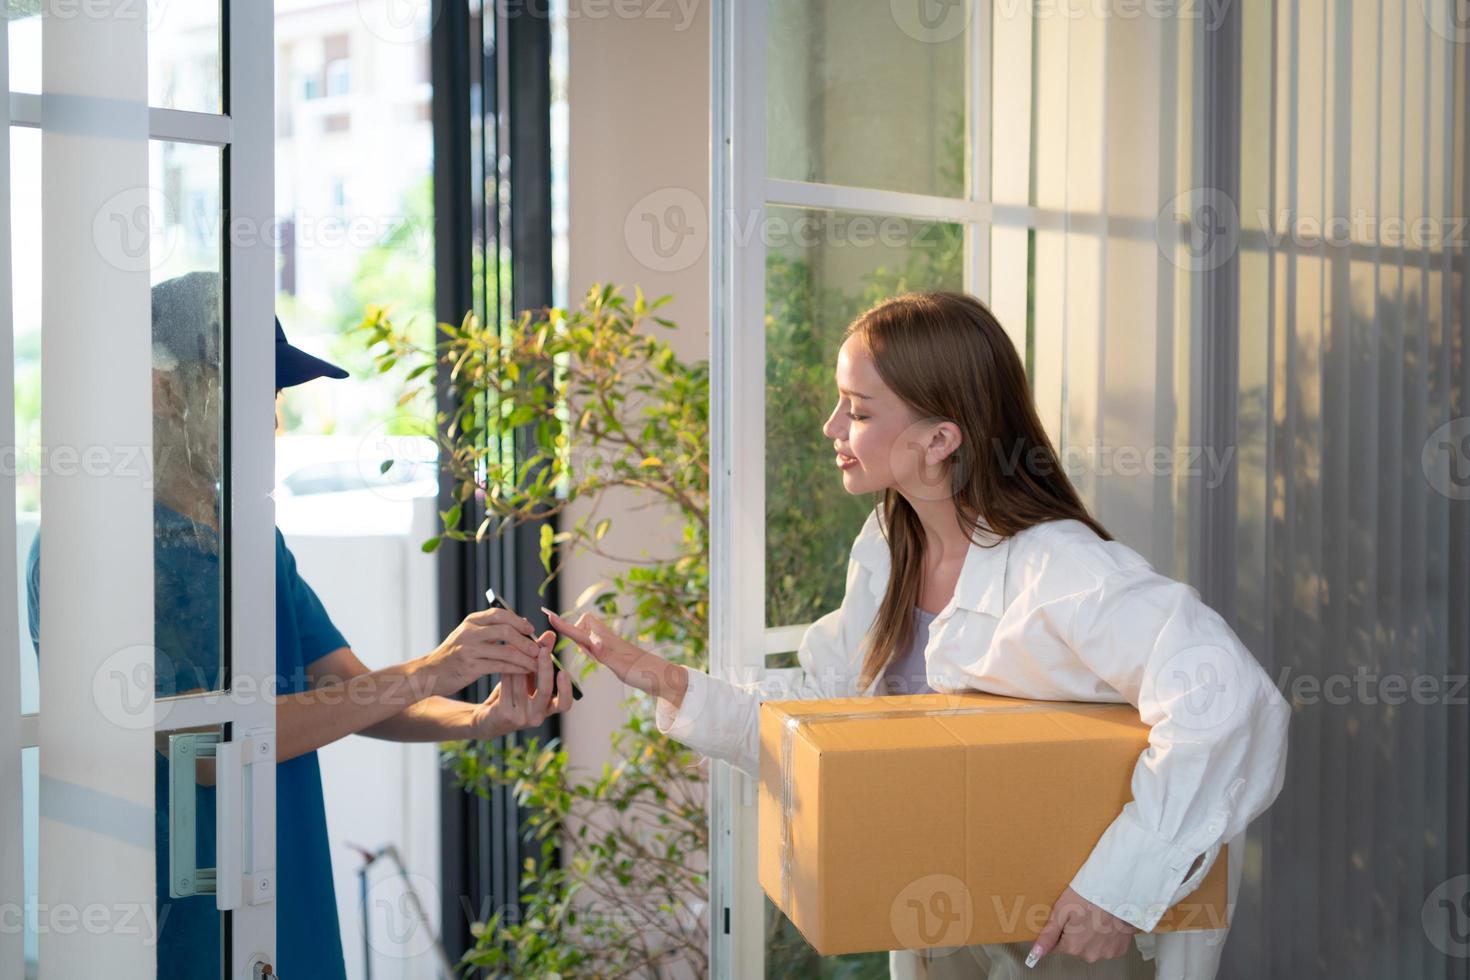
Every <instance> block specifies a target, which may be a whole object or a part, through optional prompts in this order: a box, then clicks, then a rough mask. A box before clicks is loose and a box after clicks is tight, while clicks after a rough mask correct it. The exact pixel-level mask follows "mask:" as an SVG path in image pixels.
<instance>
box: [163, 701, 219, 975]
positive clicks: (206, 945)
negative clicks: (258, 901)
mask: <svg viewBox="0 0 1470 980" xmlns="http://www.w3.org/2000/svg"><path fill="white" fill-rule="evenodd" d="M172 736H180V737H172ZM188 736H196V737H193V738H190V737H188ZM222 738H224V727H223V726H221V725H215V726H212V727H206V728H196V729H187V730H179V731H173V732H159V733H158V736H157V739H156V742H155V745H156V750H155V752H154V776H153V778H154V783H153V805H154V815H153V821H154V824H153V825H154V846H155V848H156V853H155V856H154V864H155V867H156V869H157V889H158V890H157V895H158V916H157V918H156V919H155V920H154V921H155V922H156V923H157V928H158V937H157V939H158V977H159V980H163V978H165V977H189V978H191V980H193V978H196V977H197V978H198V980H213V978H215V977H221V976H223V975H224V965H223V964H224V953H223V946H222V945H221V942H222V939H221V937H222V935H223V930H222V929H221V922H222V919H223V913H221V912H220V911H219V909H218V908H217V907H216V905H215V896H214V886H213V884H212V882H213V880H214V876H213V871H214V869H215V790H214V786H215V772H214V758H213V756H212V752H213V749H214V743H217V742H218V741H219V740H220V739H222ZM174 753H178V754H179V756H180V765H181V768H180V776H181V781H182V782H184V783H188V784H189V791H190V794H191V795H192V799H189V798H187V797H184V796H182V795H181V796H180V797H178V798H174V796H173V794H172V785H171V780H170V771H169V762H170V757H171V756H172V755H173V754H174ZM171 803H172V804H173V805H174V811H173V812H171V811H170V804H171ZM175 835H178V836H177V838H176V837H175ZM191 838H192V840H191ZM176 839H177V841H178V843H180V844H182V845H184V846H183V847H182V848H178V849H175V848H172V847H171V845H172V844H173V843H174V842H175V840H176ZM175 850H180V851H181V853H179V855H178V857H179V859H180V861H179V866H178V867H177V868H175V867H174V864H173V858H174V856H175V855H174V853H173V852H174V851H175ZM191 850H192V852H193V861H192V863H190V862H189V861H188V858H189V852H190V851H191ZM200 870H204V871H206V872H207V873H206V874H205V875H203V876H201V875H199V874H198V873H197V872H198V871H200Z"/></svg>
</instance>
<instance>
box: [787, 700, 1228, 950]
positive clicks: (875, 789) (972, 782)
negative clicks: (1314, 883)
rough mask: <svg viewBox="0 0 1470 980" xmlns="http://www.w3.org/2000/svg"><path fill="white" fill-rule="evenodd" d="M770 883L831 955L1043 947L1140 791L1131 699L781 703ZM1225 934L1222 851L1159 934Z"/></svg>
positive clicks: (1140, 730)
mask: <svg viewBox="0 0 1470 980" xmlns="http://www.w3.org/2000/svg"><path fill="white" fill-rule="evenodd" d="M760 737H761V760H760V767H761V768H760V772H761V779H760V882H761V887H762V888H764V889H765V892H766V894H767V895H769V896H770V897H771V900H772V901H773V902H775V903H776V905H777V906H778V907H779V908H780V909H781V911H782V912H784V913H786V915H787V916H788V917H789V918H790V919H791V921H792V922H793V923H794V924H795V925H796V927H797V929H799V930H800V931H801V934H802V935H803V936H805V937H806V940H807V942H809V943H810V944H811V945H812V947H813V948H814V949H816V950H817V952H819V953H821V954H823V955H834V954H838V953H858V952H869V951H875V950H888V949H924V948H933V947H952V946H966V945H972V944H977V943H1000V942H1017V941H1022V940H1030V939H1034V938H1036V936H1037V935H1038V934H1039V933H1040V931H1041V928H1042V927H1043V926H1044V925H1045V924H1046V920H1047V918H1048V916H1049V915H1050V912H1051V903H1052V902H1054V901H1056V899H1057V898H1059V897H1060V896H1061V894H1062V892H1063V891H1065V890H1066V888H1067V886H1068V885H1069V884H1070V883H1071V881H1072V878H1073V876H1074V875H1075V874H1076V873H1077V870H1078V869H1079V868H1081V867H1082V864H1083V862H1084V861H1086V859H1087V856H1088V855H1089V854H1090V853H1091V852H1092V848H1093V845H1095V844H1096V843H1097V840H1098V838H1099V837H1101V836H1102V833H1103V831H1104V830H1106V829H1107V827H1108V825H1109V824H1110V823H1112V821H1113V819H1114V818H1115V817H1116V816H1117V815H1118V813H1119V811H1121V810H1122V808H1123V805H1124V804H1125V803H1127V802H1128V801H1129V800H1130V799H1131V798H1132V796H1131V793H1130V791H1129V785H1130V781H1131V777H1132V774H1133V769H1134V766H1135V765H1136V763H1137V762H1138V757H1139V755H1140V753H1142V752H1143V750H1144V749H1145V748H1146V747H1147V745H1148V728H1147V726H1145V725H1144V724H1143V723H1142V722H1141V721H1139V718H1138V713H1137V711H1136V710H1135V709H1134V708H1133V707H1131V706H1130V705H1126V704H1122V705H1100V704H1077V703H1072V702H1057V701H1022V700H1017V699H1013V698H1002V697H995V696H991V695H985V694H962V695H947V694H926V695H915V696H910V697H886V698H857V699H840V700H830V701H768V702H766V703H764V704H763V705H762V706H761V715H760ZM1225 924H1226V863H1225V852H1224V849H1222V850H1221V852H1220V856H1219V857H1218V858H1217V859H1216V861H1215V864H1214V866H1213V867H1212V868H1211V870H1210V873H1209V874H1208V875H1207V876H1206V877H1205V880H1204V882H1202V883H1201V885H1200V887H1199V888H1198V889H1197V890H1196V891H1195V892H1194V894H1193V895H1191V896H1189V897H1188V898H1186V899H1185V900H1184V901H1182V902H1181V903H1179V905H1177V906H1175V907H1174V908H1173V909H1171V910H1170V911H1169V912H1168V913H1166V914H1165V917H1164V919H1163V920H1162V921H1161V922H1160V924H1159V926H1158V927H1157V928H1156V929H1155V930H1154V931H1155V932H1166V931H1171V930H1176V929H1190V928H1193V929H1216V928H1223V927H1224V926H1225Z"/></svg>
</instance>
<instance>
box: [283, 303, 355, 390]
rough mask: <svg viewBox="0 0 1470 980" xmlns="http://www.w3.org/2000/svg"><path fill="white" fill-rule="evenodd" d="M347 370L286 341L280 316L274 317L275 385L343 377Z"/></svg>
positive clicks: (287, 385)
mask: <svg viewBox="0 0 1470 980" xmlns="http://www.w3.org/2000/svg"><path fill="white" fill-rule="evenodd" d="M345 377H347V372H346V371H344V370H342V369H341V368H339V367H338V366H337V365H335V364H333V363H331V362H330V361H324V360H322V359H321V358H320V357H314V356H312V355H311V354H308V353H307V352H306V351H304V350H302V349H301V348H300V347H292V346H291V345H290V344H288V343H286V331H285V330H284V329H282V328H281V318H280V317H277V318H276V387H277V388H289V387H291V386H292V385H299V384H301V383H303V382H306V381H310V380H311V379H312V378H345Z"/></svg>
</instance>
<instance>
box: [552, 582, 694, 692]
mask: <svg viewBox="0 0 1470 980" xmlns="http://www.w3.org/2000/svg"><path fill="white" fill-rule="evenodd" d="M541 611H542V612H544V613H546V615H547V617H548V618H549V619H550V620H551V626H552V628H553V629H555V630H556V631H557V632H558V633H560V634H561V635H563V636H565V637H567V638H569V639H570V640H571V641H572V642H574V643H576V644H577V645H578V646H580V647H581V648H582V649H583V650H586V651H587V654H588V656H590V657H591V658H592V659H593V660H596V661H597V662H598V663H600V664H602V665H603V666H604V667H606V668H607V669H608V670H610V671H612V672H613V674H615V675H616V676H617V678H618V680H620V681H622V682H623V683H624V684H628V685H630V686H632V687H636V688H638V690H640V691H644V692H646V693H648V694H652V695H653V696H654V697H656V698H663V699H664V700H665V701H668V702H669V703H670V704H672V705H673V706H674V707H675V708H677V707H679V706H680V705H681V704H683V703H684V692H685V691H686V690H688V689H689V675H688V674H687V673H686V672H685V670H684V668H683V667H680V666H679V665H678V664H671V663H669V662H668V661H667V660H665V659H664V658H663V657H660V656H658V655H657V654H654V653H649V652H648V651H647V650H644V649H643V648H641V647H638V646H635V645H633V644H632V643H629V642H628V641H627V640H625V639H623V638H622V637H621V636H619V635H618V634H617V633H616V632H614V631H613V629H612V627H610V626H608V625H607V624H606V623H604V622H603V621H602V620H600V619H598V618H597V617H596V616H594V615H592V614H591V613H583V614H582V615H581V616H580V617H578V619H577V622H576V624H575V625H573V624H572V623H569V622H567V621H566V620H564V619H562V618H561V617H560V616H558V615H557V614H556V613H554V612H552V611H551V610H550V609H547V608H546V607H545V606H542V607H541Z"/></svg>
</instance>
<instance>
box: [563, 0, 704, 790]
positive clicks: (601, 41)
mask: <svg viewBox="0 0 1470 980" xmlns="http://www.w3.org/2000/svg"><path fill="white" fill-rule="evenodd" d="M619 8H622V9H623V10H624V12H625V13H627V12H635V11H646V12H647V13H646V14H644V15H642V16H621V15H619V13H618V10H619ZM709 40H710V39H709V7H708V4H707V3H705V2H703V0H678V2H670V3H667V4H653V3H632V4H609V3H607V2H606V0H590V2H588V3H586V4H584V3H583V2H582V0H571V3H570V5H569V11H568V19H567V44H568V62H569V68H568V74H569V78H568V95H567V99H568V102H569V107H570V122H569V129H570V132H569V160H568V168H569V183H570V188H569V199H568V205H569V210H570V214H569V217H568V226H569V238H570V243H569V255H568V275H569V278H570V283H569V286H570V289H569V293H568V301H569V302H571V303H576V302H578V301H579V299H580V297H581V296H582V294H583V293H584V292H585V291H586V290H587V288H588V286H590V285H591V284H592V283H594V282H612V283H617V284H619V285H621V286H623V287H624V288H625V290H626V291H627V292H628V293H629V294H631V292H632V288H633V286H634V285H639V286H642V287H643V291H644V293H645V294H646V295H648V296H650V297H655V296H662V295H665V294H670V295H672V296H673V297H674V299H673V301H672V302H671V303H670V304H669V306H668V307H667V308H666V309H667V316H668V317H669V319H671V320H673V321H674V322H676V323H678V324H679V330H678V331H677V332H670V331H661V335H662V336H664V337H665V338H666V339H667V340H669V342H670V343H671V344H673V346H674V348H675V350H676V351H677V353H678V354H679V356H681V357H684V358H705V357H708V356H709V328H708V319H709V317H708V307H709V249H708V244H709V236H708V229H709V222H708V220H707V213H708V206H709ZM645 502H646V501H642V500H639V499H638V498H637V497H634V496H632V495H628V496H626V497H622V498H614V497H612V496H611V495H609V496H608V497H607V498H606V499H605V500H604V502H603V504H602V507H601V513H602V514H603V515H604V516H607V517H611V518H612V523H613V528H612V531H611V532H610V533H609V534H608V536H607V538H605V539H604V542H603V546H604V548H605V550H606V551H608V552H609V553H611V554H616V555H624V556H632V557H637V556H640V555H648V556H657V555H659V554H662V553H667V549H668V548H670V547H671V546H672V545H673V543H675V542H676V540H677V538H676V537H675V532H676V530H677V528H676V526H675V525H674V524H672V523H671V522H669V521H668V520H667V518H666V515H665V514H663V513H661V512H660V511H658V510H656V509H652V508H650V509H645V510H638V511H632V510H629V505H636V504H639V503H645ZM574 519H575V514H573V515H571V520H574ZM568 523H570V520H569V521H568ZM661 545H662V546H663V547H662V548H661V547H660V546H661ZM623 567H626V566H623V565H609V564H608V563H606V562H604V561H601V560H599V559H596V558H592V557H587V556H583V557H579V558H574V559H572V560H571V562H570V564H569V566H568V569H567V571H566V573H564V577H563V579H562V582H561V595H562V601H563V604H564V605H570V604H571V603H572V602H573V601H575V600H576V598H577V597H578V596H579V595H580V594H581V593H582V591H583V590H584V589H585V588H587V586H588V585H590V584H592V583H594V582H596V581H598V580H599V579H601V578H603V577H604V576H605V575H607V574H610V573H611V572H614V571H616V570H617V569H618V568H623ZM622 697H623V688H622V685H621V684H619V683H618V682H617V681H616V679H614V678H613V677H612V676H611V675H609V674H608V673H607V672H606V671H598V672H597V673H595V674H594V675H593V677H592V678H591V679H590V680H589V682H588V684H587V697H586V698H585V699H584V700H582V701H581V702H579V703H578V705H577V708H576V710H575V711H573V712H572V713H571V714H570V715H569V716H568V717H567V718H566V720H565V723H564V726H563V731H564V732H565V739H566V744H567V749H568V752H569V754H570V755H571V758H572V762H573V764H574V765H576V766H578V767H588V768H597V767H600V766H601V764H602V762H603V761H604V760H605V759H606V758H607V757H608V734H609V733H610V732H611V731H612V730H613V729H614V728H616V727H617V725H618V723H619V721H620V719H621V717H622V708H621V701H622Z"/></svg>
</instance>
